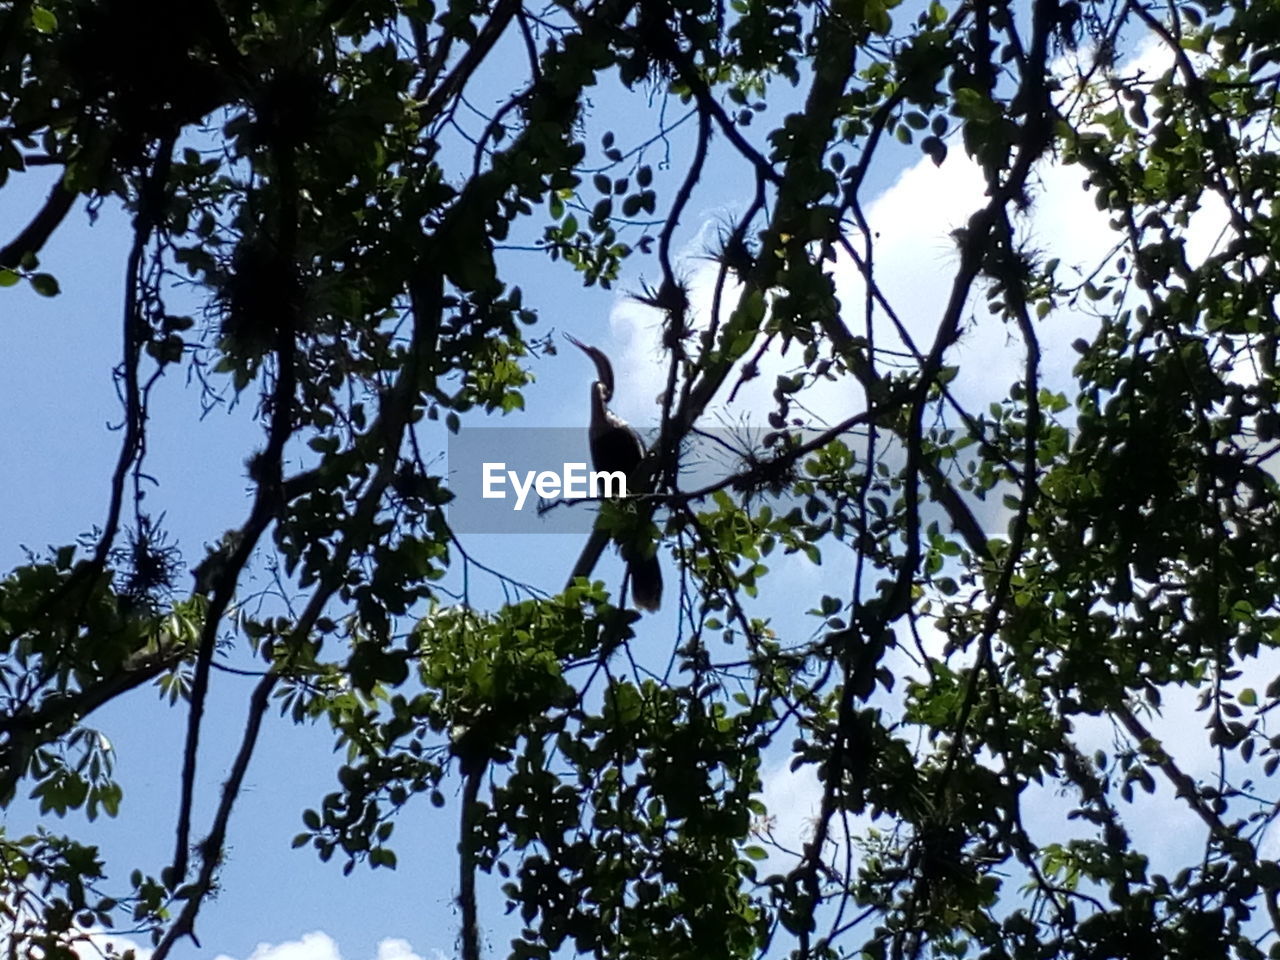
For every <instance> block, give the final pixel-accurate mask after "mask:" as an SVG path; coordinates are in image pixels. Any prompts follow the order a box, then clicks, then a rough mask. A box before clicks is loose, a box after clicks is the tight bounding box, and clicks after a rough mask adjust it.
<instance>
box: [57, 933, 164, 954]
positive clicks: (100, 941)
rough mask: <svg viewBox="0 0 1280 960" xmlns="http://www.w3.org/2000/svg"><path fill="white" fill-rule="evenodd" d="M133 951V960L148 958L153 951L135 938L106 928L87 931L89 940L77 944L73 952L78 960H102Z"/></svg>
mask: <svg viewBox="0 0 1280 960" xmlns="http://www.w3.org/2000/svg"><path fill="white" fill-rule="evenodd" d="M130 950H132V951H134V957H135V960H149V958H150V957H151V954H152V953H153V951H152V950H151V948H150V947H144V946H142V944H140V943H138V942H137V941H136V940H131V939H130V938H129V937H122V936H120V935H119V934H116V933H111V932H110V931H107V930H93V931H92V932H91V933H89V942H88V943H81V944H77V945H76V946H75V947H74V952H75V955H76V956H77V957H79V958H80V960H103V958H104V957H119V956H123V955H124V954H125V953H127V952H128V951H130Z"/></svg>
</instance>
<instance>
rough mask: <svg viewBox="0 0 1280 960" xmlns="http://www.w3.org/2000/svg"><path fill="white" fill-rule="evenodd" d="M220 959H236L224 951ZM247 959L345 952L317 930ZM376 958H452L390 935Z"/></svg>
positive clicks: (330, 957) (301, 958)
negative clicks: (425, 952) (416, 949)
mask: <svg viewBox="0 0 1280 960" xmlns="http://www.w3.org/2000/svg"><path fill="white" fill-rule="evenodd" d="M140 960H143V958H140ZM216 960H234V958H232V957H230V956H228V955H226V954H220V955H219V956H218V957H217V958H216ZM245 960H343V955H342V951H341V950H340V949H339V948H338V944H337V942H336V941H335V940H334V939H333V938H332V937H331V936H329V935H328V934H327V933H324V932H323V931H320V930H315V931H312V932H311V933H304V934H303V935H302V937H301V938H299V939H297V940H289V941H286V942H285V943H277V944H269V943H260V944H258V946H257V947H255V948H254V951H253V953H251V954H249V956H248V957H247V958H245ZM376 960H448V957H447V955H446V954H445V953H444V952H443V951H441V950H431V951H429V955H428V957H427V958H424V957H422V956H421V955H420V954H418V953H415V952H414V949H413V946H412V945H411V944H410V943H409V941H408V940H402V939H399V938H395V937H388V938H386V939H384V940H382V941H380V942H379V943H378V952H377V956H376Z"/></svg>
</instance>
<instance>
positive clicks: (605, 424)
mask: <svg viewBox="0 0 1280 960" xmlns="http://www.w3.org/2000/svg"><path fill="white" fill-rule="evenodd" d="M565 338H566V339H567V340H568V341H569V342H570V343H572V344H573V345H574V346H575V347H577V348H578V349H579V350H581V351H582V352H583V353H585V354H586V355H587V356H588V357H590V358H591V360H592V362H593V363H594V364H595V365H596V378H597V379H596V381H595V383H593V384H592V385H591V425H590V427H589V428H588V430H587V439H588V442H589V444H590V447H591V465H592V467H593V468H594V469H595V470H597V471H602V472H607V473H612V472H614V471H619V470H620V471H622V472H623V473H625V474H627V476H628V477H631V476H632V475H633V474H634V472H635V469H636V467H638V466H639V465H640V461H641V460H642V459H644V444H643V443H641V442H640V436H639V434H637V433H636V432H635V430H633V429H632V428H631V425H630V424H629V423H627V422H626V421H625V420H623V419H622V418H621V417H619V416H618V415H617V414H616V413H614V412H613V411H612V410H610V409H609V401H610V400H612V399H613V364H611V363H610V362H609V358H608V357H607V356H606V355H605V353H604V351H603V350H600V349H598V348H597V347H589V346H587V345H586V344H585V343H583V342H582V341H580V340H578V339H577V338H576V337H573V336H571V335H570V334H567V333H566V334H565ZM622 556H623V559H624V560H626V561H627V570H628V571H629V572H630V574H631V598H632V600H633V601H635V605H636V606H637V607H639V608H640V609H642V610H649V611H654V610H657V609H658V607H659V606H660V605H661V603H662V568H661V566H659V564H658V558H657V556H656V555H655V554H654V553H652V552H648V551H646V552H645V553H644V554H643V555H638V553H637V549H636V548H635V547H628V546H627V545H625V544H624V545H623V546H622Z"/></svg>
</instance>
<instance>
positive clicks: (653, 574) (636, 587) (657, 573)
mask: <svg viewBox="0 0 1280 960" xmlns="http://www.w3.org/2000/svg"><path fill="white" fill-rule="evenodd" d="M627 569H628V570H630V571H631V600H632V602H634V603H635V605H636V606H637V607H639V608H640V609H641V610H648V611H649V612H650V613H653V612H654V611H655V610H657V609H658V608H659V607H660V606H662V567H661V565H659V563H658V558H657V556H656V555H651V556H648V557H642V558H640V559H637V560H631V561H629V562H628V564H627Z"/></svg>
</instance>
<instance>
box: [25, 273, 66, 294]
mask: <svg viewBox="0 0 1280 960" xmlns="http://www.w3.org/2000/svg"><path fill="white" fill-rule="evenodd" d="M30 282H31V288H32V289H33V290H35V292H36V293H38V294H40V296H42V297H56V296H57V295H58V294H59V293H61V292H62V290H61V289H60V288H59V286H58V279H57V277H55V276H54V275H53V274H51V273H36V274H32V276H31V281H30Z"/></svg>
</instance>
